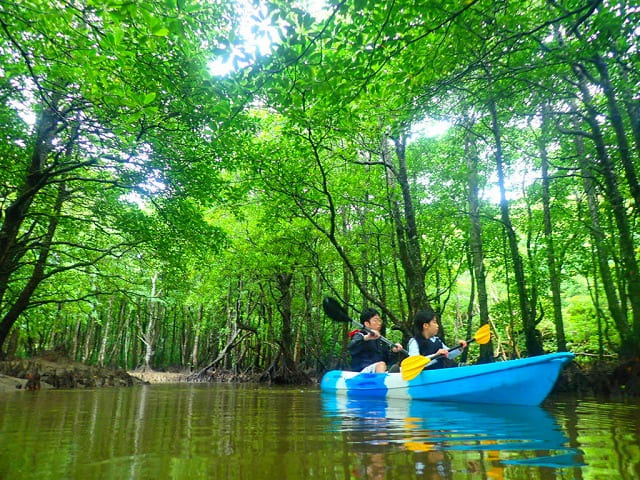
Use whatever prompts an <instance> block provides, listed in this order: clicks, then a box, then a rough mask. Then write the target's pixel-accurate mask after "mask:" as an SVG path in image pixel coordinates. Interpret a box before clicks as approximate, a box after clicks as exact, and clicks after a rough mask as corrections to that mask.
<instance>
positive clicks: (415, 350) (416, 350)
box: [407, 338, 420, 355]
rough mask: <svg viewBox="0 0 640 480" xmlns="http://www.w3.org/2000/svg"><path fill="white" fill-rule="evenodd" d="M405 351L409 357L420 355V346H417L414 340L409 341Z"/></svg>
mask: <svg viewBox="0 0 640 480" xmlns="http://www.w3.org/2000/svg"><path fill="white" fill-rule="evenodd" d="M407 350H408V352H409V355H420V346H419V345H418V342H416V339H415V338H411V339H409V344H408V345H407Z"/></svg>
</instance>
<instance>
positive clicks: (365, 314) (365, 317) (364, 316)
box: [360, 308, 380, 323]
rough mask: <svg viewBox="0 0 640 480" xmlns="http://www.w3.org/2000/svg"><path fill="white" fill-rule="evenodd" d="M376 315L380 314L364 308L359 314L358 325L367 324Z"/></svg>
mask: <svg viewBox="0 0 640 480" xmlns="http://www.w3.org/2000/svg"><path fill="white" fill-rule="evenodd" d="M376 315H380V312H379V311H377V310H376V309H375V308H365V309H364V310H363V311H362V313H361V314H360V323H364V322H368V321H369V320H371V319H372V318H373V317H375V316H376Z"/></svg>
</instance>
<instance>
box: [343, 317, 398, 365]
mask: <svg viewBox="0 0 640 480" xmlns="http://www.w3.org/2000/svg"><path fill="white" fill-rule="evenodd" d="M360 323H362V324H363V325H364V326H365V327H366V328H367V330H357V331H355V332H352V333H353V335H352V336H351V342H350V343H349V353H350V354H351V369H352V370H354V371H356V372H362V373H383V372H386V371H387V364H390V363H391V362H392V360H393V356H392V355H391V352H393V353H395V352H399V351H400V350H402V345H400V344H399V343H396V344H395V345H393V347H391V352H390V351H389V347H388V346H387V345H386V344H384V343H383V341H382V340H381V339H380V329H381V328H382V319H381V318H380V313H379V312H378V311H377V310H375V309H373V308H367V309H365V310H364V311H363V312H362V313H361V314H360Z"/></svg>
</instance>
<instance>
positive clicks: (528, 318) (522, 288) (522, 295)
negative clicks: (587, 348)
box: [488, 98, 544, 356]
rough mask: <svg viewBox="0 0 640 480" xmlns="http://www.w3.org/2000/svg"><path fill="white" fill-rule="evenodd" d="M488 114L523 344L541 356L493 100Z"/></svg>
mask: <svg viewBox="0 0 640 480" xmlns="http://www.w3.org/2000/svg"><path fill="white" fill-rule="evenodd" d="M488 107H489V112H490V114H491V130H492V132H493V138H494V141H495V161H496V170H497V174H498V186H499V188H500V213H501V216H502V223H503V227H504V231H505V233H506V235H507V240H508V243H509V250H510V252H511V261H512V262H513V273H514V276H515V281H516V288H517V291H518V300H519V303H520V313H521V315H522V326H523V329H524V335H525V343H526V347H527V353H528V355H529V356H535V355H541V354H542V353H544V351H543V349H542V342H541V339H540V337H539V335H538V334H537V331H536V320H535V313H534V311H533V310H532V309H531V308H530V306H529V298H528V294H527V286H526V279H525V274H524V266H523V263H522V257H521V255H520V252H519V250H518V239H517V237H516V233H515V230H514V229H513V225H512V223H511V218H510V215H509V204H508V202H507V196H506V190H505V185H504V165H503V162H504V159H503V154H502V134H501V129H500V124H499V121H498V111H497V108H496V103H495V100H494V99H493V98H490V99H489V101H488Z"/></svg>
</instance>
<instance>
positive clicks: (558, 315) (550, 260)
mask: <svg viewBox="0 0 640 480" xmlns="http://www.w3.org/2000/svg"><path fill="white" fill-rule="evenodd" d="M541 133H542V134H541V137H540V139H539V144H538V148H539V150H540V159H541V162H542V165H541V166H542V208H543V215H544V237H545V242H546V245H547V266H548V267H549V281H550V283H551V297H552V301H553V321H554V325H555V327H556V347H557V350H558V351H559V352H565V351H566V350H567V342H566V339H565V335H564V322H563V320H562V297H561V295H562V292H561V290H560V287H561V285H560V268H559V267H558V266H557V265H556V254H555V246H554V241H553V227H552V223H551V199H550V197H551V195H550V193H549V159H548V156H547V145H546V141H547V133H548V116H547V111H546V108H545V109H543V112H542V131H541Z"/></svg>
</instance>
